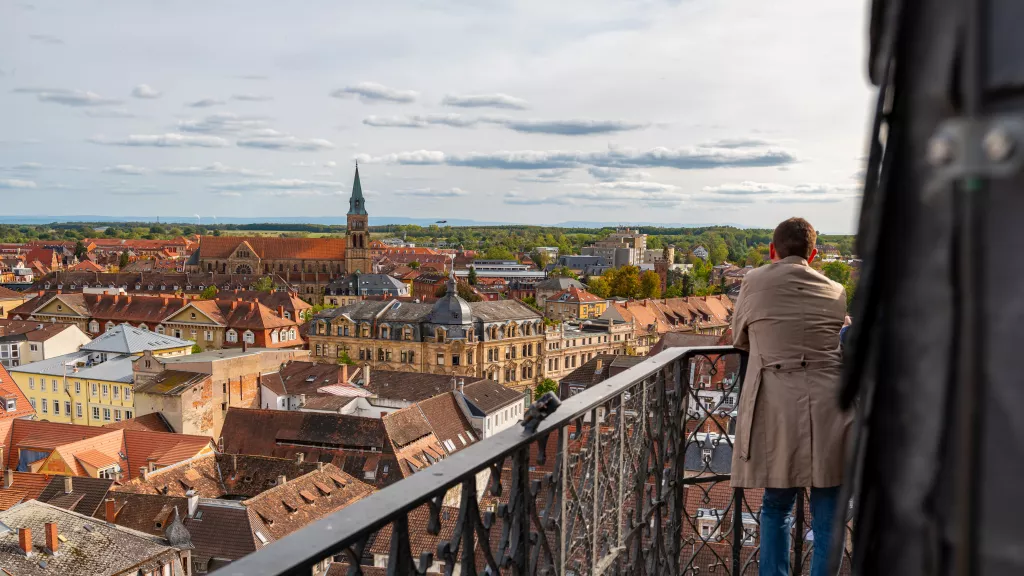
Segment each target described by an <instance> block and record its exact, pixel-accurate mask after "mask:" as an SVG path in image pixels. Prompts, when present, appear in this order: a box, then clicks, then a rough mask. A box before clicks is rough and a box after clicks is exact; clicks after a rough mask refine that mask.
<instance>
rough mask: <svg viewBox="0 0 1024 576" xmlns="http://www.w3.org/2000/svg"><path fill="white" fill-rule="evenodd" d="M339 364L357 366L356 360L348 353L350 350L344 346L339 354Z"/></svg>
mask: <svg viewBox="0 0 1024 576" xmlns="http://www.w3.org/2000/svg"><path fill="white" fill-rule="evenodd" d="M338 365H339V366H355V365H356V361H355V360H353V359H352V357H351V356H349V355H348V350H346V349H344V348H342V349H341V353H340V354H338Z"/></svg>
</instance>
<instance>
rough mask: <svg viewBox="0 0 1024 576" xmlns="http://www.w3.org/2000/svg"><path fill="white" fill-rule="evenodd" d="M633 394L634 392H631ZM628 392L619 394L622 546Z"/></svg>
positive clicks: (619, 523)
mask: <svg viewBox="0 0 1024 576" xmlns="http://www.w3.org/2000/svg"><path fill="white" fill-rule="evenodd" d="M630 395H631V396H632V394H630ZM625 398H626V393H625V392H623V393H622V395H620V396H619V417H618V420H619V491H618V492H619V494H618V496H619V501H618V505H619V510H618V512H619V514H618V520H617V522H616V526H615V529H616V531H618V533H619V541H618V544H619V546H620V547H621V546H622V545H624V544H625V538H624V537H623V535H622V534H623V530H622V514H623V511H622V509H623V508H624V507H625V504H626V488H625V485H624V482H625V481H626V400H625Z"/></svg>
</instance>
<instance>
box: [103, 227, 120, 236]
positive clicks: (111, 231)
mask: <svg viewBox="0 0 1024 576" xmlns="http://www.w3.org/2000/svg"><path fill="white" fill-rule="evenodd" d="M103 235H104V236H117V228H114V227H113V226H107V229H106V230H104V231H103Z"/></svg>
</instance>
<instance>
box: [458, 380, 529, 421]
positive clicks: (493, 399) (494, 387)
mask: <svg viewBox="0 0 1024 576" xmlns="http://www.w3.org/2000/svg"><path fill="white" fill-rule="evenodd" d="M462 394H463V396H465V397H466V400H467V401H469V402H471V403H472V404H473V405H474V406H476V407H477V408H479V409H480V410H481V411H483V413H484V414H490V413H491V412H492V411H494V410H497V409H499V408H504V407H505V406H508V405H509V404H512V403H514V402H522V401H523V393H522V392H516V391H515V390H513V389H511V388H506V387H505V386H502V385H501V384H498V383H497V382H495V381H494V380H478V381H476V382H473V383H470V384H466V385H465V387H463V388H462Z"/></svg>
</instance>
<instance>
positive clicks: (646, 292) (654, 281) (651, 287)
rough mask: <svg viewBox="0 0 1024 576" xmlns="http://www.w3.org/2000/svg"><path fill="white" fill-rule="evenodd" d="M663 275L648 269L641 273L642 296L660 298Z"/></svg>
mask: <svg viewBox="0 0 1024 576" xmlns="http://www.w3.org/2000/svg"><path fill="white" fill-rule="evenodd" d="M660 297H661V277H660V276H658V273H657V272H654V271H653V270H648V271H646V272H644V273H643V274H641V275H640V298H660Z"/></svg>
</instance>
